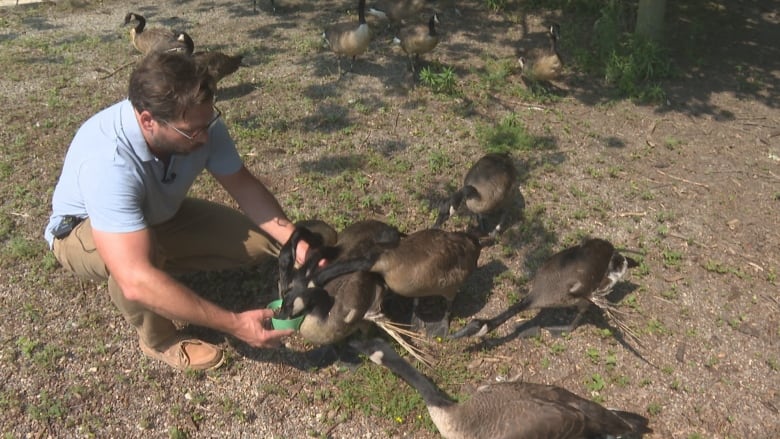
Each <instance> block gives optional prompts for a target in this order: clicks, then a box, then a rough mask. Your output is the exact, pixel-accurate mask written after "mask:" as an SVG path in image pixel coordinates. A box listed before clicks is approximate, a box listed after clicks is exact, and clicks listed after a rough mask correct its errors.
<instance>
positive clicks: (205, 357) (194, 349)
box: [138, 334, 225, 370]
mask: <svg viewBox="0 0 780 439" xmlns="http://www.w3.org/2000/svg"><path fill="white" fill-rule="evenodd" d="M138 342H139V344H140V345H141V351H142V352H143V353H144V355H146V356H147V357H149V358H154V359H155V360H160V361H163V362H165V363H168V364H169V365H170V366H172V367H174V368H176V369H179V370H187V369H190V370H214V369H216V368H218V367H219V366H221V365H222V363H223V362H224V361H225V355H224V354H223V352H222V349H221V348H220V347H219V346H215V345H213V344H211V343H206V342H205V341H202V340H198V339H196V338H187V336H185V335H183V334H180V335H176V336H173V337H171V339H170V340H169V341H167V342H165V343H163V344H162V346H160V347H159V348H158V349H161V350H157V349H153V348H151V347H149V346H147V345H146V343H144V341H143V340H140V339H139V340H138Z"/></svg>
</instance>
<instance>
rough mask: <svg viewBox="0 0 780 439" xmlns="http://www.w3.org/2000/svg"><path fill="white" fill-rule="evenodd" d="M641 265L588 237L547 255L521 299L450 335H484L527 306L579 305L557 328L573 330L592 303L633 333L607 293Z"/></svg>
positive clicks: (535, 307) (605, 241)
mask: <svg viewBox="0 0 780 439" xmlns="http://www.w3.org/2000/svg"><path fill="white" fill-rule="evenodd" d="M638 265H639V264H638V263H637V261H635V260H634V259H632V258H629V257H626V256H623V255H622V254H620V253H619V252H618V251H617V250H615V247H614V246H613V245H612V243H610V242H609V241H607V240H604V239H600V238H591V239H587V240H585V241H584V242H583V243H582V244H579V245H576V246H573V247H569V248H567V249H564V250H562V251H560V252H558V253H556V254H554V255H552V256H551V257H550V258H549V259H547V261H545V262H544V264H542V266H541V267H540V268H539V270H538V271H537V272H536V274H535V275H534V278H533V281H532V285H531V289H530V292H529V293H528V295H526V296H525V297H524V298H523V299H522V300H520V301H519V302H517V303H516V304H514V305H512V306H511V307H509V308H508V309H507V310H505V311H504V312H502V313H501V314H499V315H497V316H496V317H493V318H491V319H487V320H483V319H474V320H472V321H471V322H470V323H469V324H467V325H466V326H464V327H463V328H462V329H460V330H459V331H457V332H455V333H453V334H451V335H450V338H462V337H470V336H484V335H486V334H487V333H489V332H490V331H492V330H494V329H495V328H496V327H498V326H500V325H501V324H503V323H504V322H506V321H507V320H508V319H510V318H511V317H512V316H514V315H517V314H518V313H520V312H521V311H523V310H526V309H544V308H568V307H576V308H577V310H578V313H577V315H576V317H575V318H574V320H573V321H572V322H571V323H570V324H569V325H566V326H562V327H560V328H557V329H558V330H561V331H572V330H573V329H574V328H576V327H577V324H578V323H579V321H580V319H581V318H582V316H583V314H584V313H585V311H586V310H587V309H588V307H590V305H591V304H594V305H596V306H598V307H599V308H600V309H601V310H603V311H604V312H605V313H606V314H607V316H608V317H610V318H612V320H613V321H614V322H615V323H616V324H617V325H618V327H619V328H620V329H622V330H624V331H625V332H626V333H628V334H630V335H632V333H631V331H630V330H629V329H628V327H627V326H626V325H624V324H623V323H622V322H621V321H620V320H618V319H617V318H615V316H614V314H613V311H614V307H613V305H612V304H611V303H610V302H609V301H608V300H607V299H606V297H605V296H606V295H608V294H609V293H610V292H611V291H612V288H613V287H614V286H615V284H617V282H618V281H620V280H621V279H622V278H623V276H624V275H625V274H626V272H627V271H628V269H629V268H632V267H636V266H638Z"/></svg>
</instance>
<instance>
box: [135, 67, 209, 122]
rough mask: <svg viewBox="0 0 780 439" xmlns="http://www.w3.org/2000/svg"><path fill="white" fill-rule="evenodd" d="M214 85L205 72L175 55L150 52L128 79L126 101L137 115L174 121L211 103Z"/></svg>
mask: <svg viewBox="0 0 780 439" xmlns="http://www.w3.org/2000/svg"><path fill="white" fill-rule="evenodd" d="M215 88H216V85H215V83H214V80H213V78H212V77H211V76H210V75H209V74H208V72H207V71H206V69H204V68H202V67H200V66H198V65H197V64H196V63H195V60H194V59H193V58H192V57H191V56H189V55H187V54H184V53H179V52H152V53H150V54H149V55H147V56H145V57H144V59H142V60H141V62H140V63H139V64H138V66H137V67H136V68H135V70H134V71H133V73H132V74H131V75H130V86H129V89H128V93H127V95H128V97H129V99H130V102H131V103H132V104H133V107H134V108H135V109H136V111H138V112H139V113H140V112H142V111H149V112H150V113H151V114H152V116H153V117H154V118H155V119H158V120H164V121H176V120H181V119H184V117H185V112H186V111H187V110H188V109H190V108H192V107H193V106H195V105H199V104H202V103H204V102H213V101H214V91H215Z"/></svg>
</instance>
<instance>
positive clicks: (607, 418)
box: [349, 339, 651, 439]
mask: <svg viewBox="0 0 780 439" xmlns="http://www.w3.org/2000/svg"><path fill="white" fill-rule="evenodd" d="M349 345H350V346H351V347H352V348H354V349H355V350H357V351H358V352H360V353H362V354H363V355H365V356H366V357H368V358H369V359H370V360H371V361H373V362H374V363H376V364H379V365H381V366H384V367H386V368H388V369H390V371H391V372H393V373H394V374H396V375H398V376H399V377H401V378H402V379H403V380H404V381H406V382H407V383H408V384H409V385H410V386H412V387H413V388H414V389H415V390H417V392H418V393H419V394H420V396H422V398H423V401H425V405H426V407H427V408H428V413H429V414H430V416H431V420H432V421H433V423H434V425H436V428H437V429H438V430H439V433H440V434H441V435H442V437H444V438H446V439H482V438H485V439H495V438H513V439H537V438H546V439H582V438H595V437H604V436H607V435H622V434H627V433H632V432H635V433H641V434H643V433H649V432H650V431H651V430H650V429H649V428H647V422H648V421H647V419H646V418H644V417H642V416H639V415H637V414H633V413H627V412H616V411H612V410H609V409H606V408H604V407H602V406H601V405H599V404H598V403H596V402H593V401H590V400H588V399H585V398H581V397H579V396H577V395H575V394H574V393H572V392H569V391H568V390H566V389H563V388H561V387H556V386H552V385H546V384H535V383H528V382H521V381H504V382H497V383H491V384H487V385H484V386H481V387H480V388H479V389H477V391H476V392H475V393H474V394H472V395H470V396H469V397H468V399H466V400H465V401H464V402H461V403H458V402H456V401H454V400H453V399H452V398H451V397H450V396H449V395H447V394H446V393H444V392H443V391H442V390H441V389H439V388H438V387H437V386H436V385H435V384H434V383H433V382H431V381H430V380H429V379H428V378H427V377H426V376H425V375H423V374H422V373H421V372H420V371H418V370H417V369H415V368H414V367H413V366H412V365H411V364H409V363H408V362H407V361H406V360H404V359H403V358H401V357H400V356H399V355H398V353H396V351H395V350H394V349H393V348H392V347H391V346H390V345H389V344H388V343H387V342H385V341H384V340H381V339H371V340H357V339H356V340H351V341H350V342H349Z"/></svg>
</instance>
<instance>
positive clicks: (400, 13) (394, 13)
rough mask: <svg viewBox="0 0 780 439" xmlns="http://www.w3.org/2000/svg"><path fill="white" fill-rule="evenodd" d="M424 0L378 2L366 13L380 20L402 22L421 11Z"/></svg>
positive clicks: (383, 0)
mask: <svg viewBox="0 0 780 439" xmlns="http://www.w3.org/2000/svg"><path fill="white" fill-rule="evenodd" d="M424 6H425V0H380V1H377V2H375V3H374V4H372V6H371V7H370V8H369V9H368V13H369V14H370V15H373V16H374V17H377V18H379V19H380V20H388V21H391V22H402V21H403V20H405V19H407V18H409V17H412V16H413V15H415V14H418V13H419V12H420V11H422V8H423V7H424Z"/></svg>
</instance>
